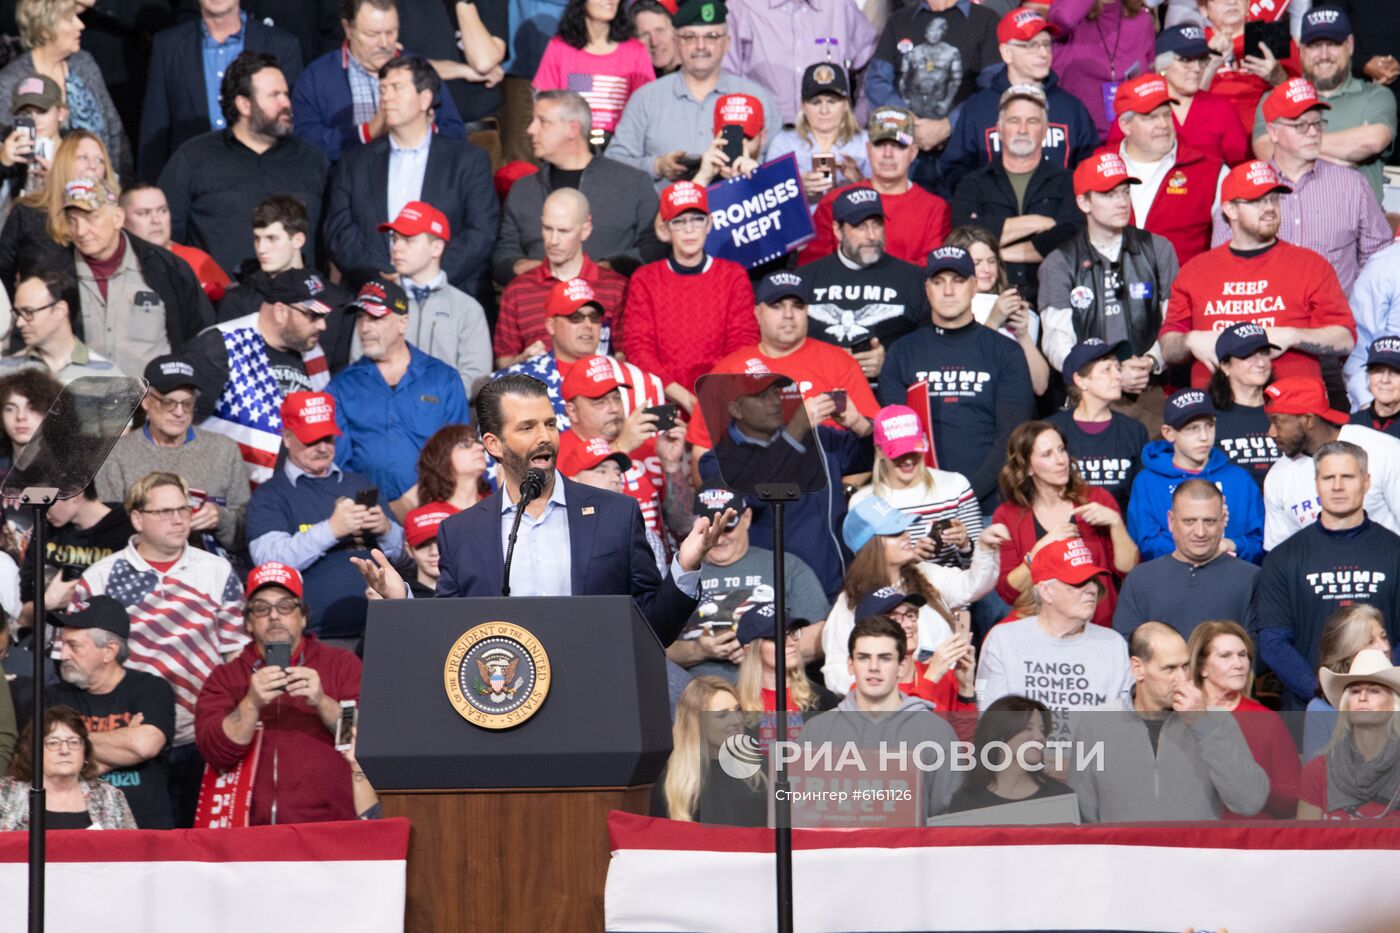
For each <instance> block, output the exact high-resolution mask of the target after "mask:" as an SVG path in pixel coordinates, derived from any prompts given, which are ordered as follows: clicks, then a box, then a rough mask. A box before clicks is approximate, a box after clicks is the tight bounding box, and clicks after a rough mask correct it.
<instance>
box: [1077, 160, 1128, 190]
mask: <svg viewBox="0 0 1400 933" xmlns="http://www.w3.org/2000/svg"><path fill="white" fill-rule="evenodd" d="M1122 184H1129V185H1140V184H1142V179H1140V178H1134V177H1133V176H1132V175H1129V174H1128V165H1127V163H1126V162H1124V161H1123V157H1122V156H1120V155H1119V154H1118V153H1116V152H1101V153H1099V154H1098V155H1096V156H1090V157H1089V158H1087V159H1084V160H1083V161H1082V162H1080V163H1079V164H1078V165H1077V166H1075V169H1074V193H1075V194H1076V195H1081V194H1088V193H1089V192H1090V191H1097V192H1098V193H1099V194H1104V193H1106V192H1109V191H1112V190H1113V189H1114V188H1117V187H1118V186H1119V185H1122Z"/></svg>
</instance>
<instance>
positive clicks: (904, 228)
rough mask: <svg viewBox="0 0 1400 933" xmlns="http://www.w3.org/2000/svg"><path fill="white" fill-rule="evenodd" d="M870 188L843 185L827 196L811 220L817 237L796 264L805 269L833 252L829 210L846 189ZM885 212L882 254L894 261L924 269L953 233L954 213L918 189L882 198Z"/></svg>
mask: <svg viewBox="0 0 1400 933" xmlns="http://www.w3.org/2000/svg"><path fill="white" fill-rule="evenodd" d="M856 187H859V188H869V187H870V185H868V184H866V183H865V182H862V183H860V184H859V185H846V186H845V187H842V188H834V189H832V190H831V191H828V192H827V193H826V196H825V197H823V198H822V199H821V203H819V204H818V205H817V211H816V213H815V214H814V215H813V216H812V224H813V225H814V226H815V227H816V230H817V233H816V236H814V237H813V238H812V241H811V242H810V243H808V244H807V245H806V246H805V247H803V249H802V252H800V253H798V254H797V264H798V265H799V266H805V265H806V264H807V263H809V262H816V261H817V260H818V259H821V258H822V257H823V256H830V255H831V254H832V253H834V252H836V233H835V231H834V230H833V229H832V226H831V225H832V220H831V208H832V205H833V204H835V203H836V198H837V197H839V196H840V194H841V192H843V191H845V190H846V188H856ZM880 203H881V204H882V205H883V206H884V208H885V252H887V253H889V254H890V255H891V256H893V257H895V258H896V259H903V260H904V261H905V262H912V263H913V264H914V265H916V266H919V267H920V268H922V267H923V265H924V263H925V262H927V261H928V254H929V253H931V252H932V251H934V250H935V249H937V248H938V247H940V246H942V245H943V241H944V240H945V239H947V238H948V231H949V230H952V229H953V212H952V211H951V210H950V209H949V208H948V202H947V201H945V200H943V199H942V198H940V197H939V196H938V195H936V194H929V193H928V192H927V191H925V190H924V189H923V188H920V187H919V186H918V185H910V186H909V190H908V191H906V192H904V193H903V194H882V195H880Z"/></svg>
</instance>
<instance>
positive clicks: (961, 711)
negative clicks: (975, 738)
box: [899, 660, 977, 742]
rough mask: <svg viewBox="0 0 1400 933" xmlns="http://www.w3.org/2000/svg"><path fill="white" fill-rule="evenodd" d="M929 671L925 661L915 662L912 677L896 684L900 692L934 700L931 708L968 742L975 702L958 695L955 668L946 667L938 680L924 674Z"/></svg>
mask: <svg viewBox="0 0 1400 933" xmlns="http://www.w3.org/2000/svg"><path fill="white" fill-rule="evenodd" d="M927 672H928V662H927V661H918V660H916V661H915V662H914V679H913V680H911V681H910V682H909V683H907V684H900V685H899V692H900V693H902V694H904V695H905V696H911V697H918V698H919V699H921V700H928V701H929V702H930V703H932V704H933V711H934V712H935V713H937V714H938V715H940V716H942V717H943V718H944V719H946V720H947V721H948V725H950V726H952V727H953V731H954V732H955V733H957V736H958V738H960V739H962V740H964V741H967V742H971V741H972V734H973V733H974V732H975V731H976V730H977V704H976V702H973V703H967V702H964V701H963V700H960V699H958V672H957V670H956V669H954V670H950V671H948V672H947V673H946V674H944V675H943V676H942V677H940V678H938V679H937V680H929V679H928V678H927V677H926V676H924V675H925V674H926V673H927Z"/></svg>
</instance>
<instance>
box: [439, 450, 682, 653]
mask: <svg viewBox="0 0 1400 933" xmlns="http://www.w3.org/2000/svg"><path fill="white" fill-rule="evenodd" d="M556 481H557V482H562V483H563V484H564V501H565V503H566V506H565V508H566V509H567V511H568V517H569V557H570V567H569V574H570V578H571V580H572V583H573V587H572V590H573V592H572V595H574V596H631V597H632V598H633V600H635V601H636V603H637V608H638V609H640V610H641V612H642V615H643V616H645V617H646V619H647V621H648V622H649V623H650V624H651V627H652V630H653V631H655V632H656V635H657V637H658V638H660V639H661V643H662V644H664V645H669V644H670V643H671V642H673V641H675V640H676V637H677V636H678V635H679V634H680V633H681V629H682V628H684V627H685V623H686V620H687V619H689V618H690V614H691V613H692V612H694V611H695V603H696V601H695V599H693V598H692V597H689V596H686V595H685V594H684V593H682V592H681V591H680V590H679V589H678V588H677V587H676V584H675V581H674V580H672V579H671V576H670V574H667V575H666V577H665V578H664V579H663V578H662V576H661V574H660V572H659V571H658V570H657V569H656V555H655V554H653V553H652V550H651V545H649V544H648V543H647V539H646V530H645V528H644V527H643V525H642V510H641V508H640V507H638V505H637V502H636V500H635V499H633V498H632V497H630V496H624V495H622V494H620V493H615V492H608V491H607V490H605V489H596V488H594V487H592V486H584V485H582V484H581V483H575V482H574V481H573V480H569V479H564V478H563V477H558V478H557V479H556ZM502 495H503V493H501V492H500V491H497V492H495V493H493V494H491V495H489V496H487V497H486V498H485V499H483V500H481V501H480V502H478V503H477V504H476V505H474V506H472V507H471V508H469V509H467V510H466V511H465V512H459V513H458V514H456V515H453V516H452V517H451V518H449V519H447V520H446V521H444V522H443V523H442V524H441V525H439V526H438V535H437V542H438V582H437V593H436V595H438V596H500V595H501V581H502V578H503V577H504V574H505V550H504V548H503V547H502V542H501V496H502Z"/></svg>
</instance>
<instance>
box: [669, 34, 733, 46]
mask: <svg viewBox="0 0 1400 933" xmlns="http://www.w3.org/2000/svg"><path fill="white" fill-rule="evenodd" d="M727 38H729V33H727V32H678V33H676V40H677V41H678V42H684V43H685V44H686V45H699V44H700V43H702V42H703V43H705V44H706V45H714V44H715V43H717V42H723V41H724V40H725V39H727Z"/></svg>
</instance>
